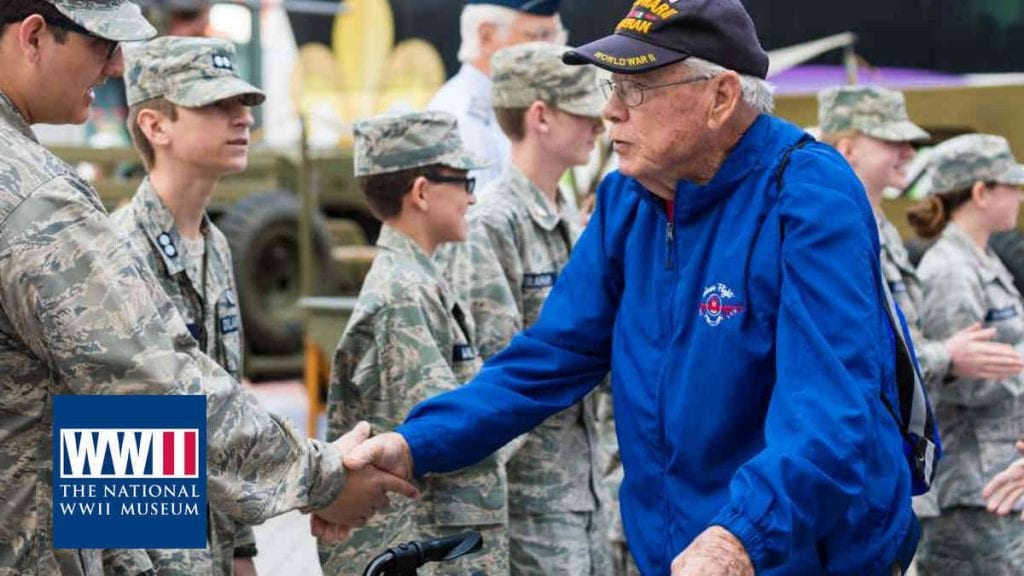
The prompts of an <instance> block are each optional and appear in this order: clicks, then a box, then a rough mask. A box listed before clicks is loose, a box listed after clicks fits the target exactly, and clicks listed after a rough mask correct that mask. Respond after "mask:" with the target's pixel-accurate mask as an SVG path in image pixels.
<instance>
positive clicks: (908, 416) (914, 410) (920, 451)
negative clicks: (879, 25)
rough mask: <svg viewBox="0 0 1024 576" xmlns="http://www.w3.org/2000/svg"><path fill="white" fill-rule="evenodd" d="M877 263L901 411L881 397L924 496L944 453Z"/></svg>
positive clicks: (778, 179)
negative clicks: (893, 344) (938, 459)
mask: <svg viewBox="0 0 1024 576" xmlns="http://www.w3.org/2000/svg"><path fill="white" fill-rule="evenodd" d="M809 142H814V139H813V138H811V137H810V136H805V137H803V138H801V139H800V140H799V141H798V142H796V143H795V144H793V145H792V146H790V147H789V148H787V149H786V151H785V152H784V153H783V154H782V158H781V160H779V165H778V167H777V168H776V170H775V186H776V188H775V190H776V193H777V194H781V192H782V183H783V182H782V177H783V174H784V173H785V171H786V167H787V166H788V165H789V160H790V156H792V154H793V152H795V151H797V150H799V149H801V148H803V147H804V146H806V145H807V144H808V143H809ZM877 262H878V278H879V282H878V288H879V299H880V300H881V302H882V303H883V307H884V308H885V316H886V318H887V319H888V321H889V325H890V326H891V327H892V332H893V338H894V340H895V341H896V390H897V395H898V401H899V406H898V408H899V410H896V409H895V408H894V407H893V406H892V404H891V403H890V402H889V399H888V398H886V396H885V394H884V393H883V394H879V395H880V396H881V399H882V404H883V405H884V406H885V409H886V411H888V412H889V414H890V415H891V416H892V418H893V419H894V420H895V421H896V425H897V426H898V427H899V429H900V434H901V435H902V436H903V440H904V448H905V451H906V456H907V460H908V462H909V464H910V466H911V469H912V470H911V472H912V476H913V479H914V485H915V486H914V492H915V493H923V492H925V491H927V490H928V488H929V487H930V486H931V483H932V480H934V479H935V461H936V460H937V458H938V456H939V455H941V453H942V449H941V447H940V445H939V443H938V428H937V427H936V425H935V418H934V416H933V414H932V409H931V406H930V405H929V403H928V396H927V394H926V392H925V388H924V384H923V381H922V379H921V373H920V372H919V371H918V366H917V362H916V361H915V360H914V356H913V353H912V352H911V347H910V345H909V344H908V343H907V340H906V336H905V334H904V331H903V322H902V321H901V318H902V314H900V312H899V309H898V307H897V305H896V301H895V300H894V299H893V297H892V292H891V291H890V290H889V286H888V285H887V284H886V283H885V280H884V276H883V275H882V272H881V271H882V262H881V257H879V258H878V259H877Z"/></svg>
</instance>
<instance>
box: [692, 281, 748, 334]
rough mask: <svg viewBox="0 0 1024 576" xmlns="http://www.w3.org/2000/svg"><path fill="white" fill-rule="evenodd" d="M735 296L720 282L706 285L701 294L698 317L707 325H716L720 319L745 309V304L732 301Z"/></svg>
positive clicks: (725, 318) (719, 322) (730, 316)
mask: <svg viewBox="0 0 1024 576" xmlns="http://www.w3.org/2000/svg"><path fill="white" fill-rule="evenodd" d="M735 298H736V294H734V293H733V291H732V290H730V289H729V287H728V286H726V285H725V284H722V283H721V282H717V283H715V284H712V285H710V286H708V287H707V288H705V289H704V292H703V293H702V294H701V301H700V317H701V318H703V319H704V321H705V322H707V323H708V326H712V327H714V326H718V325H719V324H721V323H722V320H727V319H729V318H732V317H733V316H735V315H737V314H739V313H740V312H743V311H744V310H746V306H743V305H742V304H737V303H735V302H733V300H734V299H735Z"/></svg>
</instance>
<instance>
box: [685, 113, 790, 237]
mask: <svg viewBox="0 0 1024 576" xmlns="http://www.w3.org/2000/svg"><path fill="white" fill-rule="evenodd" d="M773 131H775V130H773V126H772V121H771V117H770V116H768V115H766V114H761V115H760V116H758V118H757V120H755V121H754V123H753V124H751V125H750V128H748V129H747V131H746V133H744V134H743V136H742V137H740V140H739V142H737V143H736V145H735V146H733V148H732V150H730V151H729V155H728V156H726V158H725V162H723V163H722V166H721V167H720V168H719V169H718V172H717V173H716V174H715V176H714V177H713V178H712V179H711V181H710V182H708V183H707V184H705V185H703V186H701V185H700V184H694V183H692V182H687V181H685V180H683V181H680V182H679V184H677V185H676V199H675V212H676V218H677V219H681V220H687V219H689V218H692V217H693V216H695V215H696V214H698V213H700V212H702V211H703V210H704V209H705V208H707V207H709V206H711V205H712V204H716V203H718V202H720V201H722V200H724V199H725V198H727V197H728V196H729V195H730V194H732V193H733V192H735V191H736V187H737V184H738V183H739V182H741V181H742V180H743V179H744V178H746V177H747V174H749V173H750V171H751V170H753V169H754V168H755V167H757V166H760V165H761V163H762V161H761V157H762V156H763V154H764V151H765V149H767V148H769V147H770V146H777V145H778V144H779V143H777V142H776V140H778V136H781V135H775V134H772V132H773Z"/></svg>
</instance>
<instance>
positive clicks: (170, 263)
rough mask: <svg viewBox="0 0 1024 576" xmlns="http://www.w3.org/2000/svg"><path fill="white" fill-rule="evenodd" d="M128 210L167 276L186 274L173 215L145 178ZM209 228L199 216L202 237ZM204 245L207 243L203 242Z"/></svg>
mask: <svg viewBox="0 0 1024 576" xmlns="http://www.w3.org/2000/svg"><path fill="white" fill-rule="evenodd" d="M132 210H133V211H134V212H135V215H136V221H137V222H139V223H140V225H141V227H142V231H143V233H144V234H145V235H146V237H147V238H149V241H150V242H151V243H152V244H153V246H154V247H155V248H156V251H157V253H158V254H160V258H161V259H162V260H163V261H164V265H165V266H166V267H167V271H168V273H170V274H171V275H175V274H179V273H181V272H186V271H187V269H186V266H185V257H184V254H183V253H182V249H183V248H184V242H183V241H182V238H181V233H180V232H179V231H178V226H177V225H176V224H175V223H174V214H172V213H171V211H170V210H169V209H168V208H167V206H166V205H165V204H164V201H163V200H162V199H161V198H160V195H159V194H157V193H156V188H154V187H153V183H152V182H150V180H149V177H148V176H147V177H146V178H144V179H143V180H142V183H141V184H139V189H138V191H137V192H136V193H135V196H134V197H133V198H132ZM209 228H210V219H209V217H208V216H207V215H206V214H203V222H202V225H201V227H200V231H201V232H202V234H203V236H204V237H206V236H208V234H207V232H208V231H209ZM207 244H209V243H208V242H207ZM207 249H209V246H207ZM191 280H192V282H193V283H195V285H196V286H199V285H200V283H201V279H199V278H191Z"/></svg>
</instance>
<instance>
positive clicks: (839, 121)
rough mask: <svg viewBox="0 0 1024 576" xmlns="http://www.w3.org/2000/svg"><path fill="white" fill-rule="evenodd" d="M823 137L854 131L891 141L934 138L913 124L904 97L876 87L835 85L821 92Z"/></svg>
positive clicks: (820, 122) (820, 120)
mask: <svg viewBox="0 0 1024 576" xmlns="http://www.w3.org/2000/svg"><path fill="white" fill-rule="evenodd" d="M818 126H819V128H820V130H821V133H822V134H836V133H839V132H848V131H851V130H852V131H855V132H860V133H861V134H865V135H867V136H871V137H872V138H878V139H879V140H886V141H888V142H916V141H920V140H927V139H928V138H930V137H931V136H930V135H929V134H928V133H927V132H925V131H924V130H922V129H921V127H920V126H918V125H917V124H914V123H913V122H911V121H910V117H909V116H908V115H907V105H906V103H905V101H904V99H903V94H902V93H900V92H897V91H895V90H889V89H886V88H879V87H875V86H836V87H833V88H826V89H824V90H822V91H821V92H818Z"/></svg>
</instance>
